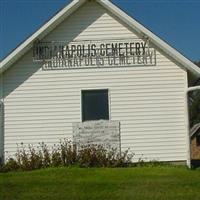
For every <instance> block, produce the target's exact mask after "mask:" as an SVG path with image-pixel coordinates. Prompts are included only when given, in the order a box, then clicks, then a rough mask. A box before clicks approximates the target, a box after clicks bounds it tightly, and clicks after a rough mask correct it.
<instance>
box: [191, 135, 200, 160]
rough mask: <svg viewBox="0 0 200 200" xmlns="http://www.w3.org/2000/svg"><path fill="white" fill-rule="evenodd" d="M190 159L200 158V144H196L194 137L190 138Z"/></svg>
mask: <svg viewBox="0 0 200 200" xmlns="http://www.w3.org/2000/svg"><path fill="white" fill-rule="evenodd" d="M191 159H192V160H200V146H197V140H196V137H193V138H192V139H191Z"/></svg>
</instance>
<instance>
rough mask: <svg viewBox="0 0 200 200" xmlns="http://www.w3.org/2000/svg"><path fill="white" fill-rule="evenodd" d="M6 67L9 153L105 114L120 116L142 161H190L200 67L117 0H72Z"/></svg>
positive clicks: (124, 134) (4, 113) (4, 141)
mask: <svg viewBox="0 0 200 200" xmlns="http://www.w3.org/2000/svg"><path fill="white" fill-rule="evenodd" d="M45 49H46V52H45ZM0 69H1V88H0V89H1V93H0V94H1V102H2V106H1V121H2V126H1V127H2V128H1V132H0V135H1V140H0V141H1V143H0V147H1V148H0V150H1V151H0V152H1V156H2V157H5V158H7V157H8V156H9V155H13V154H14V153H15V152H16V148H17V145H16V144H20V143H21V142H23V143H24V144H34V145H37V144H38V143H39V142H45V143H46V144H48V145H53V144H55V143H58V142H59V140H60V139H63V138H69V139H72V136H73V134H74V133H73V124H74V123H77V122H79V123H81V122H83V121H88V120H89V121H90V120H98V119H104V120H109V121H119V122H120V146H121V149H122V150H126V149H127V148H130V150H131V151H132V152H134V153H135V154H136V157H135V159H136V160H137V159H138V158H143V159H145V158H147V160H159V161H177V162H183V161H184V162H187V163H188V165H189V163H190V147H189V129H188V107H187V90H188V80H189V81H192V79H196V78H198V77H200V69H199V68H198V67H197V66H196V65H194V64H193V63H192V62H191V61H189V60H188V59H187V58H185V57H184V56H183V55H181V54H180V53H179V52H177V51H176V50H175V49H173V48H172V47H170V46H169V45H168V44H167V43H165V42H164V41H162V40H161V39H160V38H158V37H157V36H156V35H154V34H153V33H152V32H150V31H149V30H147V29H146V28H145V27H144V26H142V25H141V24H139V23H138V22H137V21H135V20H134V19H132V18H131V17H130V16H128V15H127V14H126V13H124V12H123V11H122V10H120V9H119V8H118V7H116V6H115V5H113V4H112V3H111V2H110V1H108V0H96V1H95V0H94V1H93V0H91V1H89V0H88V1H86V0H74V1H72V2H71V3H70V4H69V5H67V6H66V7H65V8H63V9H62V10H61V11H60V12H59V13H57V14H56V15H55V16H54V17H53V18H52V19H50V20H49V21H48V22H47V23H46V24H45V25H43V26H42V27H41V28H40V29H39V30H38V31H37V32H35V33H34V34H33V35H32V36H31V37H29V38H28V39H27V40H26V41H25V42H23V43H22V44H21V45H20V46H18V47H17V48H16V49H15V50H14V51H13V52H12V53H11V54H10V55H8V56H7V57H6V58H5V59H4V60H3V61H2V62H1V63H0ZM189 77H190V78H189ZM191 77H193V78H191ZM94 102H95V104H94ZM94 105H95V106H94Z"/></svg>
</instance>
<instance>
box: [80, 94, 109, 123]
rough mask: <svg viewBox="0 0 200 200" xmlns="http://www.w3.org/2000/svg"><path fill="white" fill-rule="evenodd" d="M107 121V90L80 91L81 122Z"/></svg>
mask: <svg viewBox="0 0 200 200" xmlns="http://www.w3.org/2000/svg"><path fill="white" fill-rule="evenodd" d="M101 119H103V120H108V119H109V106H108V90H87V91H82V120H83V121H90V120H101Z"/></svg>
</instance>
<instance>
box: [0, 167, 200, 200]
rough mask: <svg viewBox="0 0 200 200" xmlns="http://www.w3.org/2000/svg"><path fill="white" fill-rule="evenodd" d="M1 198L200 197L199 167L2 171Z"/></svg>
mask: <svg viewBox="0 0 200 200" xmlns="http://www.w3.org/2000/svg"><path fill="white" fill-rule="evenodd" d="M0 199H1V200H18V199H20V200H41V199H45V200H47V199H48V200H62V199H63V200H68V199H69V200H114V199H115V200H118V199H120V200H132V199H133V200H138V199H140V200H141V199H142V200H146V199H147V200H148V199H149V200H165V199H170V200H176V199H178V200H179V199H180V200H187V199H191V200H199V199H200V170H188V169H186V168H184V167H164V166H163V167H136V168H123V169H122V168H119V169H103V168H100V169H84V168H53V169H45V170H38V171H32V172H17V173H6V174H0Z"/></svg>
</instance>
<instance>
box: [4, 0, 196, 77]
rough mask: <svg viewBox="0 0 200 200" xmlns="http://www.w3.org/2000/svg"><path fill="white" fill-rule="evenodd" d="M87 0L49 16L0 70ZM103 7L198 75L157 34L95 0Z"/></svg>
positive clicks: (107, 3)
mask: <svg viewBox="0 0 200 200" xmlns="http://www.w3.org/2000/svg"><path fill="white" fill-rule="evenodd" d="M86 1H87V0H73V1H72V2H71V3H70V4H69V5H67V6H66V7H64V8H63V9H62V10H61V11H60V12H58V13H57V14H56V15H55V16H54V17H53V18H51V19H50V20H49V21H48V22H47V23H46V24H44V25H43V26H42V27H41V28H40V29H39V30H37V31H36V32H35V33H34V34H33V35H32V36H30V37H29V38H28V39H26V40H25V41H24V42H23V43H22V44H21V45H20V46H18V47H17V48H16V49H15V50H14V51H13V52H12V53H10V54H9V55H8V56H7V57H6V58H5V59H4V60H2V62H1V63H0V70H1V72H3V71H5V70H6V69H8V68H9V67H10V66H11V65H12V64H13V63H14V62H15V61H17V60H18V59H19V58H20V57H21V56H22V55H24V54H25V53H26V52H27V51H28V50H29V49H31V47H32V46H33V43H34V42H35V41H36V40H41V39H42V38H44V36H46V35H47V34H48V33H50V32H51V31H52V30H53V29H54V28H55V27H56V26H57V25H58V24H60V23H61V22H62V21H64V20H65V19H66V18H67V17H68V16H69V15H71V14H72V13H73V12H74V11H76V10H77V9H78V8H79V7H80V6H81V5H83V4H84V3H85V2H86ZM96 2H98V3H99V4H100V5H102V6H103V7H104V8H105V9H107V10H109V11H110V12H111V13H112V14H113V15H114V16H116V17H117V18H119V19H120V20H121V21H123V22H124V23H125V24H127V25H128V26H129V27H130V28H132V29H133V30H134V31H135V32H137V33H138V35H141V36H143V37H145V38H148V39H149V41H150V42H151V44H152V45H154V47H155V48H157V49H159V50H160V51H161V52H163V53H164V54H165V55H166V56H168V57H169V58H171V59H173V60H174V61H175V62H177V63H178V64H179V65H181V66H182V67H184V68H185V69H187V70H188V71H190V72H191V73H192V74H194V75H195V76H197V77H200V68H199V67H197V66H196V65H195V64H194V63H193V62H192V61H190V60H189V59H187V58H186V57H184V56H183V55H182V54H181V53H179V52H178V51H177V50H175V49H174V48H172V47H171V46H170V45H168V44H167V43H166V42H164V41H163V40H162V39H160V38H159V37H158V36H156V35H155V34H153V33H152V32H151V31H149V30H148V29H147V28H145V27H144V26H143V25H141V24H140V23H139V22H137V21H136V20H135V19H133V18H132V17H130V16H129V15H127V14H126V13H125V12H124V11H122V10H121V9H119V8H118V7H117V6H116V5H114V4H113V3H112V2H110V1H109V0H96Z"/></svg>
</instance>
